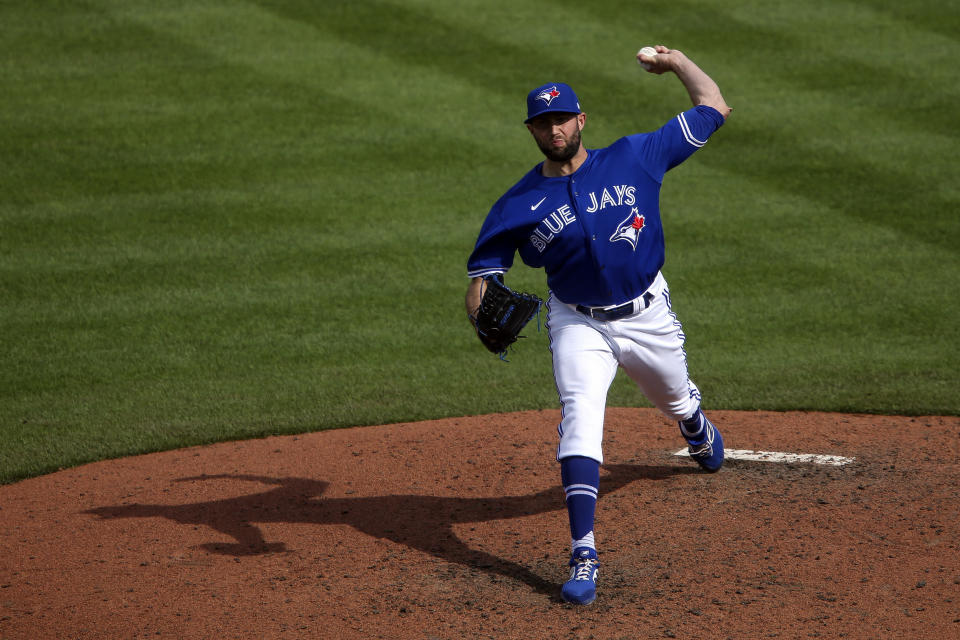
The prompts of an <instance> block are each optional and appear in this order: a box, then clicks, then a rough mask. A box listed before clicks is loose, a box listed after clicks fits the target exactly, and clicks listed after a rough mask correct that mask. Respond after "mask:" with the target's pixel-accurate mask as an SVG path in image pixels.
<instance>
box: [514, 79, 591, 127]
mask: <svg viewBox="0 0 960 640" xmlns="http://www.w3.org/2000/svg"><path fill="white" fill-rule="evenodd" d="M551 111H557V112H563V113H580V101H579V100H578V99H577V94H575V93H574V92H573V89H571V88H570V85H568V84H564V83H562V82H548V83H547V84H545V85H542V86H539V87H537V88H536V89H534V90H533V91H531V92H530V93H529V94H527V119H526V120H524V122H530V121H531V120H533V119H534V118H536V117H537V116H538V115H540V114H541V113H549V112H551Z"/></svg>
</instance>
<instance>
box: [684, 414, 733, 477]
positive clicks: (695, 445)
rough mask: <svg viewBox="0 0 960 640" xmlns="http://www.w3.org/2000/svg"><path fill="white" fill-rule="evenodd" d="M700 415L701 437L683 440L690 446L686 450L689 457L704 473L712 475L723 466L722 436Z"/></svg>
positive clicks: (705, 417)
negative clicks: (701, 421)
mask: <svg viewBox="0 0 960 640" xmlns="http://www.w3.org/2000/svg"><path fill="white" fill-rule="evenodd" d="M700 415H701V416H702V417H703V435H702V436H700V437H699V438H697V439H696V440H690V439H689V438H687V437H686V436H684V439H685V440H686V441H687V444H688V445H690V447H689V448H688V449H687V451H688V452H689V453H690V457H691V458H693V459H694V460H696V462H697V464H699V465H700V467H701V468H702V469H703V470H704V471H709V472H710V473H714V472H715V471H719V470H720V467H722V466H723V436H721V435H720V430H719V429H717V428H716V427H715V426H713V423H712V422H710V420H709V419H708V418H707V416H705V415H703V414H702V413H701V414H700Z"/></svg>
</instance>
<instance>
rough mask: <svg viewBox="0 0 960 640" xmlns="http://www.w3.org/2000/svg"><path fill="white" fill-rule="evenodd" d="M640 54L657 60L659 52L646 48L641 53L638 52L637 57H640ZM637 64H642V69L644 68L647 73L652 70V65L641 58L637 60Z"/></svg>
mask: <svg viewBox="0 0 960 640" xmlns="http://www.w3.org/2000/svg"><path fill="white" fill-rule="evenodd" d="M640 54H643V55H645V56H647V57H648V58H655V57H656V56H657V50H656V49H654V48H653V47H644V48H643V49H640V51H638V52H637V55H640ZM637 62H638V63H639V64H640V66H641V67H643V68H644V69H646V70H647V71H649V70H650V69H651V67H650V65H649V64H647V63H646V62H643V61H642V60H640V58H637Z"/></svg>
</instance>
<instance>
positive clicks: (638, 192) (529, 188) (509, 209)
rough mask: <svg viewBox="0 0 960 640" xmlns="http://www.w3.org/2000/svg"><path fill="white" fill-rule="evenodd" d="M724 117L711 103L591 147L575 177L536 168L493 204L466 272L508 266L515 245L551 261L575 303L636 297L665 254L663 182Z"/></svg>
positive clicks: (529, 260) (536, 259)
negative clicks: (643, 130) (606, 144)
mask: <svg viewBox="0 0 960 640" xmlns="http://www.w3.org/2000/svg"><path fill="white" fill-rule="evenodd" d="M722 124H723V116H722V115H720V113H719V112H718V111H717V110H715V109H713V108H712V107H707V106H703V105H701V106H697V107H694V108H692V109H689V110H687V111H685V112H683V113H681V114H679V115H678V116H677V117H676V118H673V119H672V120H670V122H668V123H667V124H665V125H663V126H662V127H660V128H659V129H657V130H656V131H653V132H650V133H640V134H635V135H631V136H626V137H624V138H620V139H619V140H617V141H616V142H614V143H613V144H611V145H610V146H609V147H605V148H603V149H588V155H587V159H586V160H585V161H584V163H583V164H582V165H581V166H580V167H579V168H578V169H577V170H576V171H575V172H574V173H572V174H571V175H569V176H563V177H556V178H553V177H545V176H543V175H542V174H541V172H540V171H541V166H542V165H537V166H536V167H534V168H533V169H532V170H531V171H529V172H528V173H527V174H526V175H525V176H524V177H523V178H522V179H521V180H520V181H519V182H518V183H517V184H515V185H514V186H513V187H511V188H510V190H509V191H507V192H506V193H505V194H504V195H503V196H502V197H501V198H500V199H499V200H497V202H496V204H494V206H493V208H492V209H491V210H490V213H489V214H488V215H487V218H486V220H485V221H484V223H483V227H482V228H481V230H480V235H479V237H478V239H477V244H476V246H475V248H474V250H473V253H472V254H471V255H470V258H469V260H468V262H467V274H468V275H469V276H470V277H479V276H485V275H490V274H493V273H503V272H505V271H507V270H508V269H510V267H511V266H513V257H514V253H519V254H520V258H521V259H522V260H523V262H524V263H525V264H527V265H528V266H531V267H536V268H539V267H543V268H544V270H545V271H546V273H547V285H548V286H549V287H550V290H551V291H552V292H553V294H554V295H555V296H556V297H557V298H558V299H559V300H561V301H563V302H566V303H568V304H583V305H589V306H609V305H615V304H620V303H623V302H626V301H628V300H632V299H634V298H636V297H638V296H640V295H641V294H643V292H644V291H646V290H647V288H648V287H649V286H650V285H651V284H652V283H653V280H654V278H656V276H657V273H659V271H660V269H661V267H663V262H664V239H663V227H662V225H661V222H660V186H661V183H662V181H663V176H664V174H665V173H666V172H667V171H668V170H670V169H672V168H673V167H675V166H677V165H678V164H680V163H681V162H683V161H684V160H686V159H687V158H688V157H690V155H692V154H693V152H694V151H696V150H697V149H698V148H700V147H702V146H703V145H704V144H706V141H707V139H708V138H709V137H710V135H711V134H713V132H714V131H716V130H717V129H718V128H719V127H720V126H721V125H722Z"/></svg>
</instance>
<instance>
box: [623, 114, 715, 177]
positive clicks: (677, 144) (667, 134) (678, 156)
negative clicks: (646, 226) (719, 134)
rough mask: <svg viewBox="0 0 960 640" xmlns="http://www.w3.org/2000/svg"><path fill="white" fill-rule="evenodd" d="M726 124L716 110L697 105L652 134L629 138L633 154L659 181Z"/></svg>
mask: <svg viewBox="0 0 960 640" xmlns="http://www.w3.org/2000/svg"><path fill="white" fill-rule="evenodd" d="M722 125H723V116H722V115H720V112H719V111H717V110H716V109H714V108H713V107H708V106H706V105H698V106H696V107H693V108H691V109H688V110H686V111H684V112H683V113H681V114H678V115H677V117H675V118H673V119H671V120H670V121H669V122H667V123H666V124H665V125H663V126H662V127H660V128H659V129H657V130H656V131H653V132H651V133H641V134H637V135H634V136H629V137H628V139H629V140H630V143H631V145H632V146H633V148H634V152H635V153H636V154H637V155H638V156H640V158H641V159H642V160H643V164H644V165H645V166H646V167H647V170H648V171H649V172H650V174H651V177H653V178H654V179H655V180H656V181H657V182H661V181H662V180H663V176H664V174H665V173H666V172H667V171H669V170H670V169H673V168H674V167H676V166H677V165H678V164H680V163H681V162H683V161H684V160H686V159H687V158H689V157H690V156H691V155H693V152H694V151H696V150H697V149H699V148H701V147H702V146H703V145H705V144H707V140H708V139H709V138H710V136H711V135H712V134H713V132H714V131H716V130H717V129H719V128H720V127H721V126H722Z"/></svg>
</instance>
